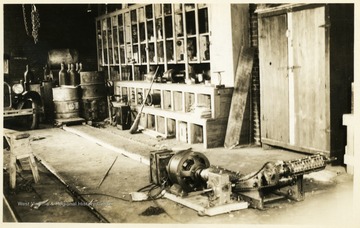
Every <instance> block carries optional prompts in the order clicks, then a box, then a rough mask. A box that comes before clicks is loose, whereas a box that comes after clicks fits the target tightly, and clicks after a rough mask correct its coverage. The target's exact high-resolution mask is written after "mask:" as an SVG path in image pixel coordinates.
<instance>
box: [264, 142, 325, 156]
mask: <svg viewBox="0 0 360 228" xmlns="http://www.w3.org/2000/svg"><path fill="white" fill-rule="evenodd" d="M261 143H262V144H263V145H264V144H268V145H271V146H276V147H282V148H285V149H289V150H295V151H298V152H303V153H307V154H308V153H311V154H318V153H323V154H324V155H327V156H329V155H330V154H329V151H326V150H319V149H316V148H309V147H302V146H299V145H290V144H289V143H285V142H281V141H276V140H272V139H268V138H261Z"/></svg>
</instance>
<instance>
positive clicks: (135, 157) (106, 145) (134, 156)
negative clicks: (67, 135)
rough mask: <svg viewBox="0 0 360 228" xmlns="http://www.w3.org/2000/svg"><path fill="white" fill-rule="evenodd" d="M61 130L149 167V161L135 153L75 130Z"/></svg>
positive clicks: (67, 128) (65, 128) (66, 128)
mask: <svg viewBox="0 0 360 228" xmlns="http://www.w3.org/2000/svg"><path fill="white" fill-rule="evenodd" d="M63 130H65V131H67V132H71V133H73V134H76V135H78V136H80V137H82V138H84V139H88V140H90V141H92V142H94V143H96V144H98V145H100V146H102V147H104V148H106V149H109V150H111V151H114V152H116V153H119V154H122V155H124V156H125V157H128V158H131V159H133V160H135V161H138V162H140V163H143V164H145V165H150V160H149V158H148V157H144V156H141V155H139V154H135V153H132V152H129V151H127V150H124V149H122V148H118V147H115V146H113V145H111V144H109V143H107V142H105V141H102V140H100V139H98V138H96V137H93V136H91V135H88V134H86V133H84V132H82V131H79V130H77V129H75V128H71V127H67V126H64V127H63Z"/></svg>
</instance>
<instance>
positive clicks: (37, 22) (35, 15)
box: [31, 5, 40, 44]
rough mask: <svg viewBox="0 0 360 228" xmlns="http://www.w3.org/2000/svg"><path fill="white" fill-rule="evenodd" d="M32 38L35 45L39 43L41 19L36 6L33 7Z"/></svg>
mask: <svg viewBox="0 0 360 228" xmlns="http://www.w3.org/2000/svg"><path fill="white" fill-rule="evenodd" d="M31 22H32V36H33V38H34V42H35V44H36V43H37V42H38V41H39V28H40V17H39V12H38V11H37V9H36V6H35V5H32V11H31Z"/></svg>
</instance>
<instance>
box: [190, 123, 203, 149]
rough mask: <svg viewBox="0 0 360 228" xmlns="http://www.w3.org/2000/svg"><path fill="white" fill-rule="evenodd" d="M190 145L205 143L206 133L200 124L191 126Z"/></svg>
mask: <svg viewBox="0 0 360 228" xmlns="http://www.w3.org/2000/svg"><path fill="white" fill-rule="evenodd" d="M188 132H189V138H188V139H189V143H191V144H195V143H203V142H204V132H203V126H201V125H198V124H189V131H188Z"/></svg>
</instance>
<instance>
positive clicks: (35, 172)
mask: <svg viewBox="0 0 360 228" xmlns="http://www.w3.org/2000/svg"><path fill="white" fill-rule="evenodd" d="M29 164H30V168H31V171H32V174H33V177H34V182H35V183H38V182H39V181H40V176H39V171H38V167H37V165H36V162H35V158H34V155H32V154H31V155H30V156H29Z"/></svg>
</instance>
